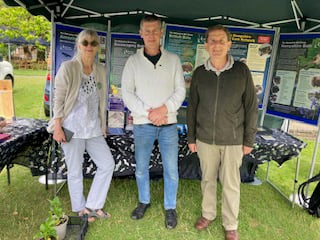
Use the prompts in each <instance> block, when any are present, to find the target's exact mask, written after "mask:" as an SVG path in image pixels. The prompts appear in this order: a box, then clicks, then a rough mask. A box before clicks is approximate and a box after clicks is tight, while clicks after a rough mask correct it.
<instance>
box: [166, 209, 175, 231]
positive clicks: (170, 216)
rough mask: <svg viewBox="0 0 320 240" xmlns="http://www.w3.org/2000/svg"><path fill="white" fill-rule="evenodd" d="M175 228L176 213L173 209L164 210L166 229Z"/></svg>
mask: <svg viewBox="0 0 320 240" xmlns="http://www.w3.org/2000/svg"><path fill="white" fill-rule="evenodd" d="M176 226H177V212H176V210H175V209H168V210H166V228H168V229H172V228H175V227H176Z"/></svg>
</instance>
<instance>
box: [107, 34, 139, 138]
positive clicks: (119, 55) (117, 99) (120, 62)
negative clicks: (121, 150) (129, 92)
mask: <svg viewBox="0 0 320 240" xmlns="http://www.w3.org/2000/svg"><path fill="white" fill-rule="evenodd" d="M110 43H111V47H110V49H111V54H110V58H111V62H110V78H109V99H108V110H109V112H108V127H109V131H112V132H113V133H119V134H120V133H122V129H123V128H124V127H125V126H124V125H125V124H126V125H127V128H128V127H129V125H130V123H132V119H131V116H130V113H129V112H128V110H127V109H126V108H125V106H124V103H123V100H122V94H121V76H122V71H123V68H124V66H125V64H126V61H127V59H128V58H129V56H131V55H132V54H134V53H136V52H137V50H138V49H139V48H142V47H143V40H142V38H141V37H140V35H139V34H128V33H112V34H111V41H110Z"/></svg>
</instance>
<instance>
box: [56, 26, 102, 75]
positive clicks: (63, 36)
mask: <svg viewBox="0 0 320 240" xmlns="http://www.w3.org/2000/svg"><path fill="white" fill-rule="evenodd" d="M55 28H56V29H55V30H56V31H55V32H56V39H55V52H54V53H55V74H56V73H57V71H58V70H59V67H60V65H61V63H62V62H64V61H66V60H70V59H72V58H73V56H74V54H75V50H76V49H75V46H76V38H77V36H78V34H79V33H80V32H81V31H82V30H83V28H80V27H74V26H69V25H63V24H59V23H56V24H55ZM97 33H98V36H99V43H100V47H99V52H98V56H97V61H98V62H99V63H102V64H105V62H106V39H107V33H106V32H100V31H97Z"/></svg>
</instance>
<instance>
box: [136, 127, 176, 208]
mask: <svg viewBox="0 0 320 240" xmlns="http://www.w3.org/2000/svg"><path fill="white" fill-rule="evenodd" d="M133 133H134V145H135V159H136V172H135V175H136V181H137V186H138V192H139V201H140V202H141V203H145V204H147V203H150V178H149V163H150V155H151V153H152V149H153V144H154V141H155V140H156V139H158V142H159V148H160V153H161V158H162V165H163V178H164V208H165V209H166V210H167V209H175V208H176V202H177V191H178V184H179V174H178V131H177V125H176V124H171V125H167V126H160V127H157V126H154V125H151V124H142V125H134V127H133Z"/></svg>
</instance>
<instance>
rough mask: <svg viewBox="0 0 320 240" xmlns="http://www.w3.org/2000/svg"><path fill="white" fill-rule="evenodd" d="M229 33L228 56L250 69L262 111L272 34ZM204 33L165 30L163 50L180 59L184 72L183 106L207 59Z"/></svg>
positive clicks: (235, 29) (186, 28)
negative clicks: (184, 92)
mask: <svg viewBox="0 0 320 240" xmlns="http://www.w3.org/2000/svg"><path fill="white" fill-rule="evenodd" d="M228 29H229V31H230V32H231V40H232V46H231V49H230V54H231V55H232V56H233V57H234V59H235V60H236V61H241V62H244V63H246V64H247V66H248V67H249V69H250V71H251V73H252V77H253V81H254V84H255V87H256V93H257V98H258V101H259V108H262V100H263V96H264V90H265V88H266V85H267V80H268V73H269V66H270V61H271V60H270V59H271V53H272V49H273V42H274V41H273V40H274V35H275V31H274V30H267V29H248V28H241V27H228ZM205 31H206V29H205V28H197V27H189V26H179V25H169V24H168V25H167V26H166V32H165V39H164V48H165V49H166V50H168V51H171V52H174V53H176V54H177V55H178V56H179V57H180V60H181V64H182V68H183V72H184V79H185V84H186V89H187V94H186V99H185V101H184V103H183V106H187V103H188V96H189V87H190V83H191V81H192V73H193V71H194V70H195V69H196V68H197V67H198V66H200V65H202V64H204V62H205V61H207V59H208V58H209V54H208V52H207V51H206V49H205V46H204V43H205ZM180 112H183V110H182V111H180Z"/></svg>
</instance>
